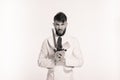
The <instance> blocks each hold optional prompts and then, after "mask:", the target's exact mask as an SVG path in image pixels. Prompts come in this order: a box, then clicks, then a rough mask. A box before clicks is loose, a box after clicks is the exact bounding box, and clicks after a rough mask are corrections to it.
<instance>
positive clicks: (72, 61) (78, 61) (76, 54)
mask: <svg viewBox="0 0 120 80" xmlns="http://www.w3.org/2000/svg"><path fill="white" fill-rule="evenodd" d="M73 45H74V47H73V50H72V56H69V60H68V66H71V67H81V66H82V65H83V57H82V53H81V50H80V45H79V41H78V40H77V39H75V40H74V44H73Z"/></svg>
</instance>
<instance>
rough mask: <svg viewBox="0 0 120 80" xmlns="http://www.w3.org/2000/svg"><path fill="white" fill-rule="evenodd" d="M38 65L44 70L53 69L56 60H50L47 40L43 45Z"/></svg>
mask: <svg viewBox="0 0 120 80" xmlns="http://www.w3.org/2000/svg"><path fill="white" fill-rule="evenodd" d="M38 65H39V66H40V67H44V68H53V67H54V60H52V59H49V58H48V50H47V40H45V41H44V42H43V44H42V47H41V51H40V55H39V59H38Z"/></svg>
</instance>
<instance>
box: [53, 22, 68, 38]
mask: <svg viewBox="0 0 120 80" xmlns="http://www.w3.org/2000/svg"><path fill="white" fill-rule="evenodd" d="M53 25H54V27H55V30H56V34H57V35H58V36H63V35H64V34H65V32H66V27H67V22H66V21H65V22H59V21H54V23H53Z"/></svg>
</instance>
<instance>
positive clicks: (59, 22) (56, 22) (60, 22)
mask: <svg viewBox="0 0 120 80" xmlns="http://www.w3.org/2000/svg"><path fill="white" fill-rule="evenodd" d="M54 23H55V24H65V23H66V21H65V22H62V21H57V20H55V21H54Z"/></svg>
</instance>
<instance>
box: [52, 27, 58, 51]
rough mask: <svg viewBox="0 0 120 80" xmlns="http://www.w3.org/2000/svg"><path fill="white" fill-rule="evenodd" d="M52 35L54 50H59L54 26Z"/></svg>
mask: <svg viewBox="0 0 120 80" xmlns="http://www.w3.org/2000/svg"><path fill="white" fill-rule="evenodd" d="M52 35H53V44H54V47H55V49H54V51H57V43H56V39H55V32H54V29H53V28H52Z"/></svg>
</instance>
